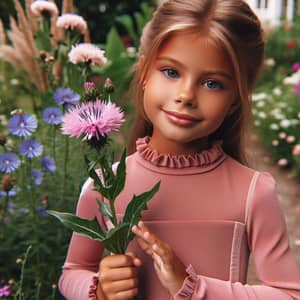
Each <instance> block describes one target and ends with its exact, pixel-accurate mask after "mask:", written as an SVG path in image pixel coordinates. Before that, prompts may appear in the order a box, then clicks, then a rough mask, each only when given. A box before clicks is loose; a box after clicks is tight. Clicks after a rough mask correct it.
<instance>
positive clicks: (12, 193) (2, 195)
mask: <svg viewBox="0 0 300 300" xmlns="http://www.w3.org/2000/svg"><path fill="white" fill-rule="evenodd" d="M16 195H17V192H16V191H14V190H10V191H8V192H4V191H0V197H6V196H8V197H15V196H16Z"/></svg>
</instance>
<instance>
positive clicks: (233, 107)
mask: <svg viewBox="0 0 300 300" xmlns="http://www.w3.org/2000/svg"><path fill="white" fill-rule="evenodd" d="M239 107H240V103H239V101H238V100H235V101H234V102H233V103H232V104H231V106H230V107H229V110H228V112H227V116H231V115H232V114H233V113H234V112H235V111H236V110H237V109H238V108H239Z"/></svg>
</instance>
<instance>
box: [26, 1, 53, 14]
mask: <svg viewBox="0 0 300 300" xmlns="http://www.w3.org/2000/svg"><path fill="white" fill-rule="evenodd" d="M30 9H31V11H32V13H33V14H35V15H43V14H44V13H48V14H49V15H50V16H56V15H58V9H57V6H56V4H55V3H52V2H49V1H47V0H36V1H34V2H33V3H31V5H30Z"/></svg>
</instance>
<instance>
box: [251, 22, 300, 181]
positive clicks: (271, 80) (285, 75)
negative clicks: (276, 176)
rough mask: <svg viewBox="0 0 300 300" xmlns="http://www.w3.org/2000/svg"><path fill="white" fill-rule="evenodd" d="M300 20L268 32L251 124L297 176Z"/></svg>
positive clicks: (299, 172) (299, 156) (275, 158)
mask: <svg viewBox="0 0 300 300" xmlns="http://www.w3.org/2000/svg"><path fill="white" fill-rule="evenodd" d="M299 29H300V23H299V20H298V21H296V22H295V23H294V24H283V25H282V26H280V27H279V28H276V29H274V30H273V31H272V32H270V33H269V34H268V35H267V48H266V60H265V68H264V71H263V73H262V76H261V78H260V80H259V84H258V87H257V90H256V93H255V94H254V95H253V115H254V125H255V128H256V130H257V131H258V133H259V135H260V137H261V139H260V140H261V142H262V143H263V144H264V145H265V146H266V147H267V148H269V149H270V150H271V152H272V154H273V161H274V162H275V163H276V164H278V166H279V167H281V168H290V169H291V170H292V172H293V174H294V176H296V177H299V176H300V37H299Z"/></svg>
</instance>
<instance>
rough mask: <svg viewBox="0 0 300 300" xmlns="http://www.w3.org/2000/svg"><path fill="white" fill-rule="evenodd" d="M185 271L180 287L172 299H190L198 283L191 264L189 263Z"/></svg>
mask: <svg viewBox="0 0 300 300" xmlns="http://www.w3.org/2000/svg"><path fill="white" fill-rule="evenodd" d="M185 271H186V272H187V274H188V276H187V277H186V278H185V280H184V282H183V285H182V288H181V289H180V290H179V291H178V292H177V294H176V295H175V296H174V300H183V299H185V300H186V299H192V296H193V294H194V292H195V289H196V286H197V283H198V277H197V274H196V272H195V270H194V268H193V267H192V266H191V265H189V266H188V267H187V268H186V270H185Z"/></svg>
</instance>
